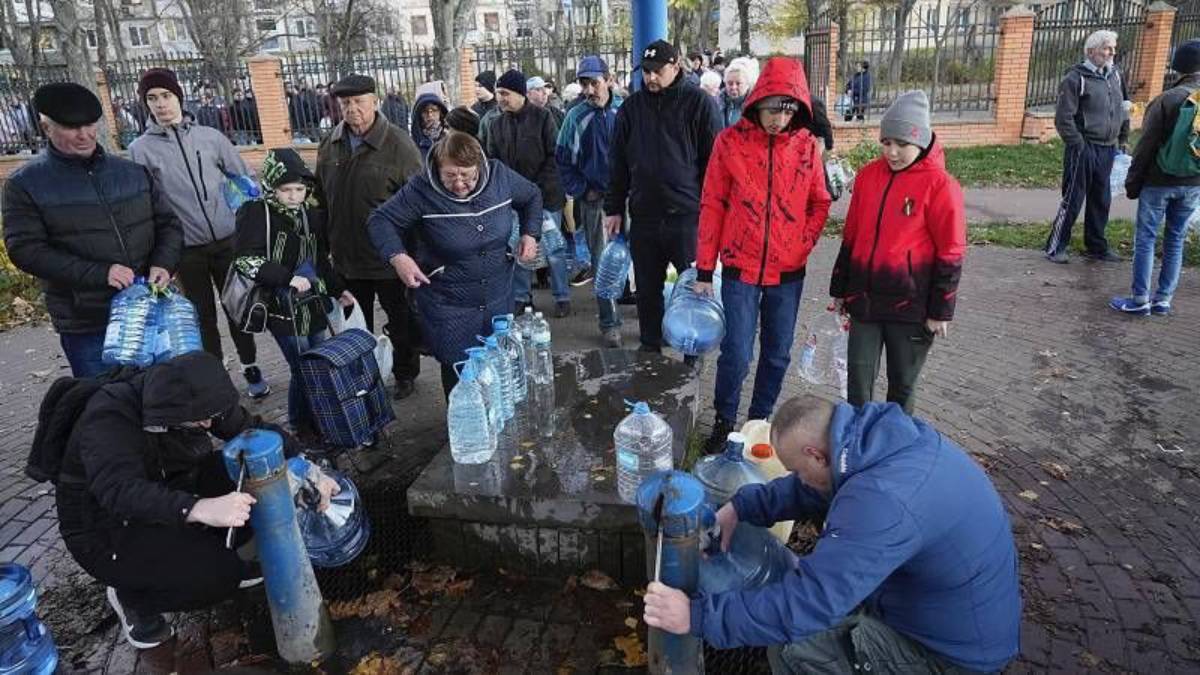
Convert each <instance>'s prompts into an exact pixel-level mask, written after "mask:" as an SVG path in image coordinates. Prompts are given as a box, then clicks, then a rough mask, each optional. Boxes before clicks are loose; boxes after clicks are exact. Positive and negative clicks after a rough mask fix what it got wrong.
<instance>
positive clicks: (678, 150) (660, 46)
mask: <svg viewBox="0 0 1200 675" xmlns="http://www.w3.org/2000/svg"><path fill="white" fill-rule="evenodd" d="M641 68H642V80H643V87H642V89H641V90H640V91H637V92H636V93H634V94H633V95H632V96H630V97H629V98H628V99H626V100H625V103H624V104H622V105H621V108H620V110H618V111H617V121H616V125H615V127H614V128H613V136H612V141H611V145H610V147H611V150H610V156H609V160H608V165H609V185H608V188H609V191H608V194H606V195H605V199H604V213H605V214H606V215H605V218H604V227H605V230H606V231H607V233H608V235H609V236H610V237H611V236H616V234H617V233H618V232H620V230H621V223H622V219H623V217H624V214H625V210H626V206H627V205H626V201H628V210H629V217H630V224H629V241H630V249H631V252H632V254H633V270H634V276H635V278H636V279H637V286H638V293H637V306H638V324H639V327H640V329H641V347H640V349H641V350H642V351H648V352H658V351H661V349H662V319H663V297H662V290H663V282H664V281H665V280H666V274H667V265H668V264H673V265H675V269H677V270H679V271H681V272H682V271H683V270H685V269H687V267H688V266H689V265H691V263H692V261H694V260H695V259H696V227H697V223H698V219H699V214H700V190H701V187H702V186H703V185H704V169H705V167H706V166H708V156H709V154H710V153H711V152H712V146H713V140H714V139H715V138H716V136H717V134H718V133H719V132H720V131H721V118H720V115H719V114H718V112H717V107H716V106H715V105H713V104H712V101H711V100H710V99H709V96H708V94H705V93H704V92H703V91H701V90H700V88H699V87H694V86H692V85H690V84H687V83H685V82H684V81H683V79H684V78H683V74H682V69H681V68H680V65H679V53H678V52H676V51H675V47H673V46H672V45H671V43H669V42H666V41H665V40H656V41H654V42H652V43H650V44H649V45H648V46H647V47H646V48H645V49H644V50H643V51H642V61H641Z"/></svg>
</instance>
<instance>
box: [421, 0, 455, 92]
mask: <svg viewBox="0 0 1200 675" xmlns="http://www.w3.org/2000/svg"><path fill="white" fill-rule="evenodd" d="M461 2H462V0H429V9H430V11H431V13H432V14H433V36H434V41H435V43H436V44H435V45H434V47H433V54H434V63H433V68H434V76H435V77H436V78H437V79H439V80H441V81H443V82H445V83H446V91H447V92H450V93H451V95H452V96H453V95H456V94H457V92H458V50H457V49H456V47H457V45H458V42H459V39H460V36H459V35H457V31H456V30H455V23H454V17H455V15H456V14H457V13H458V12H457V10H458V6H459V4H461Z"/></svg>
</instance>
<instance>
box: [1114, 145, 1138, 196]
mask: <svg viewBox="0 0 1200 675" xmlns="http://www.w3.org/2000/svg"><path fill="white" fill-rule="evenodd" d="M1132 164H1133V158H1132V157H1130V156H1129V155H1127V154H1125V153H1123V152H1119V153H1117V156H1116V157H1114V158H1113V164H1112V173H1110V174H1108V187H1109V189H1110V190H1111V191H1112V194H1113V195H1114V196H1116V195H1123V194H1125V178H1126V176H1128V175H1129V167H1130V166H1131V165H1132Z"/></svg>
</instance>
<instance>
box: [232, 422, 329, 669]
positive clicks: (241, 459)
mask: <svg viewBox="0 0 1200 675" xmlns="http://www.w3.org/2000/svg"><path fill="white" fill-rule="evenodd" d="M224 455H225V468H226V470H227V471H228V472H229V476H230V478H231V479H232V480H237V479H238V477H239V476H240V475H242V472H243V471H244V472H245V475H244V478H245V480H244V484H243V489H244V490H245V492H247V493H249V494H251V495H253V496H254V498H255V499H256V500H257V501H256V503H255V504H254V506H253V507H252V508H251V509H250V526H251V527H252V528H253V529H254V536H255V539H256V541H257V544H258V552H259V558H260V561H261V564H262V571H263V583H264V584H265V586H266V589H267V601H268V604H269V605H270V609H271V623H272V624H273V625H274V628H275V642H276V646H277V647H278V649H279V655H280V656H281V657H283V659H284V660H285V661H288V662H289V663H311V662H312V661H316V660H320V659H321V658H323V657H325V656H328V655H329V654H331V653H333V650H334V636H333V624H332V623H331V622H330V620H329V612H328V610H327V609H326V607H325V603H324V601H323V600H322V598H321V591H320V589H319V588H318V587H317V579H316V577H315V576H314V575H313V570H312V564H311V563H310V562H309V558H308V552H307V551H306V549H305V547H304V539H303V538H302V537H301V535H300V527H299V525H298V524H297V523H296V507H295V505H294V502H293V500H292V491H291V487H290V486H289V484H288V477H287V463H286V462H285V460H284V458H283V439H282V438H281V437H280V436H279V434H277V433H275V432H273V431H266V430H263V429H251V430H249V431H246V432H243V433H242V434H241V435H239V436H238V437H237V438H235V439H233V440H232V441H230V442H229V443H227V444H226V445H225V449H224Z"/></svg>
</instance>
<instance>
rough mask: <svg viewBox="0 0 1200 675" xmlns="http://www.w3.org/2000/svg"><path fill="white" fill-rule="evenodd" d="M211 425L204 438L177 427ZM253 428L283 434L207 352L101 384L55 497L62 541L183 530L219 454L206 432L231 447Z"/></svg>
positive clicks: (71, 445) (76, 433)
mask: <svg viewBox="0 0 1200 675" xmlns="http://www.w3.org/2000/svg"><path fill="white" fill-rule="evenodd" d="M210 418H212V419H213V426H212V427H211V428H210V429H208V430H207V431H206V430H204V429H184V428H181V427H180V425H182V424H183V423H185V422H196V421H200V420H205V419H210ZM249 427H266V428H272V429H273V430H276V431H278V427H274V426H272V425H267V424H264V423H262V422H261V420H259V419H258V418H257V417H254V416H252V415H250V413H248V412H247V411H246V410H245V408H242V407H241V406H240V405H239V404H238V392H237V389H235V388H234V386H233V382H232V381H230V379H229V374H228V373H227V372H225V368H224V366H222V364H221V361H220V360H219V359H217V357H215V356H212V355H211V354H208V353H206V352H190V353H188V354H184V355H183V356H180V357H178V358H176V359H172V360H170V361H167V362H166V363H161V364H158V365H156V366H153V367H151V368H148V369H147V370H146V371H145V372H144V373H141V374H139V375H136V376H134V377H133V379H131V380H129V381H127V382H118V383H115V384H109V385H105V386H104V387H103V388H102V389H101V390H100V391H99V392H97V393H96V394H95V395H93V396H92V398H91V400H90V401H88V404H87V407H86V408H85V409H84V412H83V414H82V415H80V417H79V420H78V421H77V422H76V423H75V429H74V430H73V431H72V433H71V437H70V441H68V443H67V450H66V455H65V457H64V458H63V467H62V475H63V476H64V478H63V479H61V480H60V482H59V485H58V489H57V495H56V499H57V503H58V521H59V530H60V531H61V532H62V535H63V539H66V540H68V544H71V545H74V544H79V543H85V542H86V539H87V538H88V537H90V536H104V535H105V533H106V531H107V530H111V529H113V528H117V527H120V526H122V524H123V523H124V522H126V521H128V522H131V523H139V524H143V525H166V526H179V527H182V526H183V525H184V524H185V523H186V522H187V517H188V514H189V513H190V512H191V510H192V507H193V506H194V505H195V503H196V501H197V498H196V497H195V495H194V491H195V490H196V481H197V478H198V476H197V469H198V467H199V466H200V464H201V462H202V461H203V460H204V459H205V458H206V457H207V456H208V455H209V454H210V453H212V452H214V450H213V445H212V440H211V439H210V438H209V434H210V433H211V434H212V435H213V436H216V437H217V438H220V439H222V440H229V439H231V438H233V437H234V436H236V435H238V434H239V433H241V432H242V431H244V430H245V429H247V428H249ZM284 439H285V440H288V437H287V436H286V435H284ZM287 454H293V453H290V452H289V453H287ZM65 477H75V479H74V480H69V479H67V478H65ZM79 478H82V481H80V480H79Z"/></svg>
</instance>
